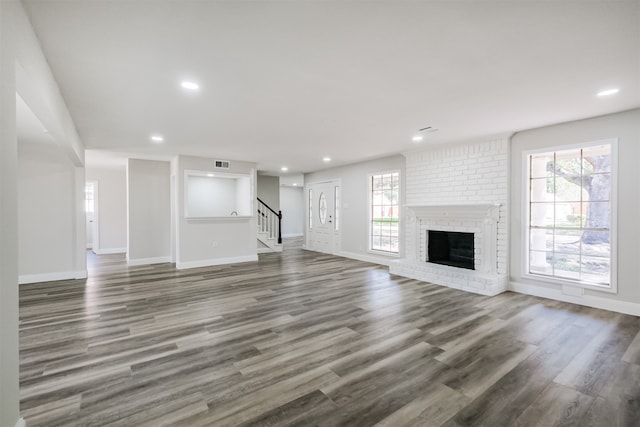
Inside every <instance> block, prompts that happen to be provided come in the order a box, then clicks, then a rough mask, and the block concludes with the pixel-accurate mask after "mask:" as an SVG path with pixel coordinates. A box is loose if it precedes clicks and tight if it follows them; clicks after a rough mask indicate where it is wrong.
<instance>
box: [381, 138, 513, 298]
mask: <svg viewBox="0 0 640 427" xmlns="http://www.w3.org/2000/svg"><path fill="white" fill-rule="evenodd" d="M406 157H407V168H406V170H407V176H406V203H407V204H406V205H405V210H404V218H405V221H406V223H405V224H406V226H405V230H406V240H405V243H406V244H405V256H404V258H402V259H399V260H397V261H394V262H392V263H391V264H390V267H389V271H390V272H391V273H393V274H397V275H400V276H405V277H411V278H414V279H417V280H422V281H425V282H430V283H435V284H438V285H443V286H448V287H451V288H456V289H462V290H466V291H470V292H475V293H480V294H484V295H496V294H498V293H500V292H503V291H505V290H506V287H507V271H506V270H507V241H508V236H507V206H508V204H507V202H508V182H507V176H508V175H507V161H508V138H504V139H497V140H492V141H488V142H483V143H474V144H464V145H457V146H454V147H446V148H437V149H432V150H427V151H422V152H417V153H416V152H414V153H409V154H406ZM428 230H437V231H453V232H465V233H473V235H474V270H470V269H464V268H457V267H451V266H447V265H440V264H434V263H430V262H428V251H427V232H428Z"/></svg>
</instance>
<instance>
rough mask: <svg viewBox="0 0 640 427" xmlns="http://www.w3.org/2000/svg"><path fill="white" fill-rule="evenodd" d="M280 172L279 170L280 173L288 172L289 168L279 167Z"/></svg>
mask: <svg viewBox="0 0 640 427" xmlns="http://www.w3.org/2000/svg"><path fill="white" fill-rule="evenodd" d="M280 170H281V171H282V172H286V171H288V170H289V168H288V167H286V166H283V167H281V168H280Z"/></svg>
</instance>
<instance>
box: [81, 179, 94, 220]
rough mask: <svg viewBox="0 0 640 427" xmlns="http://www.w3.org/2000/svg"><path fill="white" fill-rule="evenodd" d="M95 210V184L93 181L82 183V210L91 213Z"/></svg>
mask: <svg viewBox="0 0 640 427" xmlns="http://www.w3.org/2000/svg"><path fill="white" fill-rule="evenodd" d="M94 210H95V186H94V183H93V182H87V183H85V185H84V211H85V212H86V213H88V214H92V213H93V212H94Z"/></svg>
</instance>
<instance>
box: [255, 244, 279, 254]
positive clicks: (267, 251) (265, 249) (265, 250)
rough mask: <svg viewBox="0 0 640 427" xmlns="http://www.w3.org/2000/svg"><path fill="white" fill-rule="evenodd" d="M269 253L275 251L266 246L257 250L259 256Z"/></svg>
mask: <svg viewBox="0 0 640 427" xmlns="http://www.w3.org/2000/svg"><path fill="white" fill-rule="evenodd" d="M271 252H275V251H274V250H273V249H271V248H269V247H267V246H264V247H262V248H258V253H259V254H266V253H271Z"/></svg>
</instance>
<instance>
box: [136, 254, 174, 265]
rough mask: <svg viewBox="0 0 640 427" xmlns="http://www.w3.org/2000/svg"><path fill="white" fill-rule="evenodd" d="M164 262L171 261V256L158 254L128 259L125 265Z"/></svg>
mask: <svg viewBox="0 0 640 427" xmlns="http://www.w3.org/2000/svg"><path fill="white" fill-rule="evenodd" d="M165 262H171V256H159V257H155V258H137V259H128V260H127V265H149V264H162V263H165Z"/></svg>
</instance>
